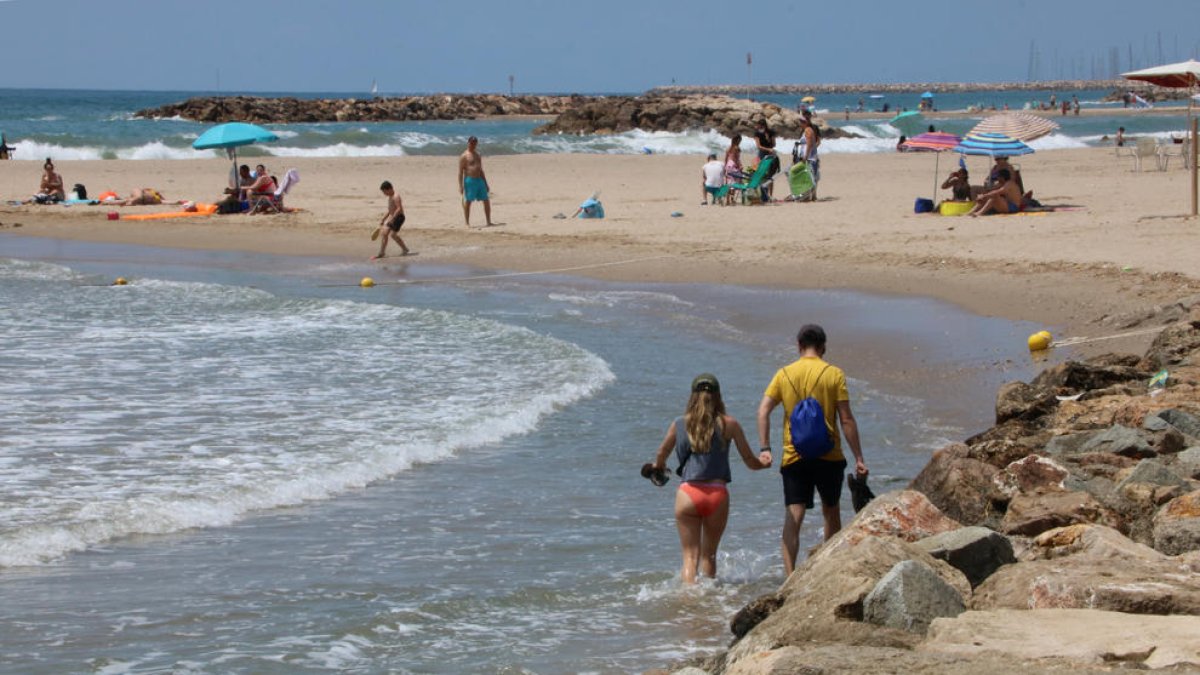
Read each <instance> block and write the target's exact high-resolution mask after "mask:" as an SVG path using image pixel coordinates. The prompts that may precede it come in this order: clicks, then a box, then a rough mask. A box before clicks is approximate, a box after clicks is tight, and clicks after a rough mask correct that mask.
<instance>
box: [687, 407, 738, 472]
mask: <svg viewBox="0 0 1200 675" xmlns="http://www.w3.org/2000/svg"><path fill="white" fill-rule="evenodd" d="M675 459H677V460H679V463H680V464H681V465H682V467H683V469H682V471H678V472H677V473H679V477H680V478H682V479H683V480H684V482H687V481H690V480H695V481H701V480H723V481H725V482H726V483H728V482H730V481H732V480H733V475H732V473H731V472H730V471H729V442H728V441H722V440H721V430H720V429H714V430H713V438H712V444H711V445H710V446H709V450H708V452H704V453H696V452H692V444H691V442H690V441H688V437H687V426H686V424H685V422H684V419H683V418H682V417H679V418H676V420H675Z"/></svg>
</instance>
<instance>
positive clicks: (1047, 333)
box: [1037, 330, 1054, 342]
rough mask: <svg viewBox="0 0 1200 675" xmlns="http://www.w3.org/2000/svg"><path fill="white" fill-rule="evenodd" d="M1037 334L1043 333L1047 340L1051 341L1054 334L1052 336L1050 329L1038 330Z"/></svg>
mask: <svg viewBox="0 0 1200 675" xmlns="http://www.w3.org/2000/svg"><path fill="white" fill-rule="evenodd" d="M1037 334H1038V335H1045V336H1046V339H1047V340H1050V341H1051V342H1053V341H1054V336H1053V335H1051V334H1050V331H1048V330H1039V331H1038V333H1037Z"/></svg>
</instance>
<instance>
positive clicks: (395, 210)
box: [371, 180, 408, 260]
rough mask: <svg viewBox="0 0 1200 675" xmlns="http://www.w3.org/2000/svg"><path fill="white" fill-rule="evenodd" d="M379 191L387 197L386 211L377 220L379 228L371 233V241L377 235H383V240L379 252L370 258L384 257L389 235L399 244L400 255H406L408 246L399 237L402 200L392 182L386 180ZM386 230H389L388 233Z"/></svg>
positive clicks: (402, 207) (402, 216)
mask: <svg viewBox="0 0 1200 675" xmlns="http://www.w3.org/2000/svg"><path fill="white" fill-rule="evenodd" d="M379 191H380V192H382V193H383V194H384V196H385V197H387V198H388V211H387V213H386V214H385V215H384V216H383V220H381V221H379V229H377V230H375V234H373V235H371V240H372V241H374V240H375V239H378V238H379V235H381V234H382V235H383V242H382V243H380V245H379V254H378V255H376V256H374V257H373V258H371V259H372V260H375V259H377V258H383V257H385V252H386V251H387V245H388V237H389V236H390V237H391V238H392V239H395V240H396V243H397V244H400V255H408V247H407V246H405V245H404V240H403V239H401V238H400V228H401V226H403V225H404V202H402V201H400V195H398V194H396V190H395V189H394V188H393V187H392V184H391V183H390V182H388V181H386V180H385V181H383V184H382V185H380V186H379ZM388 230H390V231H391V232H390V235H389V232H388Z"/></svg>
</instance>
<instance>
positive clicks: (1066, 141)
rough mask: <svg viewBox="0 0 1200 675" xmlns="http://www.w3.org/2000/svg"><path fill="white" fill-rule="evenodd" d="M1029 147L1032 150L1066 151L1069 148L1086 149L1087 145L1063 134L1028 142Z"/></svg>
mask: <svg viewBox="0 0 1200 675" xmlns="http://www.w3.org/2000/svg"><path fill="white" fill-rule="evenodd" d="M1028 145H1029V147H1031V148H1033V149H1034V150H1066V149H1070V148H1086V147H1088V144H1087V143H1086V142H1084V140H1083V139H1081V138H1076V137H1073V136H1067V135H1064V134H1050V135H1049V136H1043V137H1041V138H1038V139H1035V140H1032V141H1029V143H1028Z"/></svg>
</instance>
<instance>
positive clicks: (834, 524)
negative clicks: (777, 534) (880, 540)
mask: <svg viewBox="0 0 1200 675" xmlns="http://www.w3.org/2000/svg"><path fill="white" fill-rule="evenodd" d="M796 346H797V348H798V350H799V351H800V358H799V359H797V360H796V361H793V362H792V363H790V364H788V365H786V366H784V367H783V368H780V369H779V371H778V372H776V373H775V377H773V378H771V384H769V385H767V390H766V391H765V392H764V393H763V399H762V402H761V403H759V404H758V440H759V443H760V446H761V450H762V451H763V452H771V437H770V433H771V411H773V410H774V409H775V407H776V406H778V405H779V404H780V403H782V404H783V408H784V411H785V412H784V415H783V460H782V461H781V462H780V469H779V472H780V474H782V476H783V496H784V505H785V506H786V508H787V511H786V514H785V516H784V520H783V568H784V571H785V572H786V573H787V574H789V575H790V574H791V573H792V570H794V569H795V568H796V556H797V554H798V552H799V548H800V526H801V525H802V524H803V523H804V514H805V512H806V511H807V510H808V509H811V508H813V492H814V490H815V491H816V492H817V493H818V494H820V495H821V513H822V515H824V516H825V540H826V541H828V540H829V538H830V537H832V536H833V535H834V534H836V533H837V532H838V530H840V529H842V515H841V510H840V508H839V502H840V500H841V498H842V476H843V474H844V473H845V471H846V457H845V455H843V454H842V442H841V437H840V435H839V434H838V428H837V424H835V422H836V421H837V420H841V428H842V431H843V432H845V434H846V442H847V443H848V444H849V445H850V452H852V453H854V470H855V472H856V473H857V474H858V475H859V476H866V475H867V464H866V462H864V461H863V454H862V446H861V445H860V444H859V441H858V423H857V422H855V420H854V413H853V412H851V411H850V394H849V392H847V390H846V375H845V373H843V372H842V369H841V368H838V367H837V366H834V365H832V364H829V363H826V362H825V361H824V360H823V358H822V357H824V356H825V330H824V329H823V328H821V327H820V326H817V325H815V324H808V325H805V326H802V327H801V328H800V332H799V333H798V334H797V335H796ZM809 396H812V397H813V398H815V399H816V400H817V401H818V402H819V403H820V404H821V410H822V411H823V412H824V413H825V426H826V429H827V431H828V432H829V437H830V439H831V440H832V441H833V447H832V449H830V450H829V452H827V453H825V454H824V455H822V456H820V457H819V458H815V459H804V458H802V457H800V455H799V454H797V453H796V449H795V448H793V447H792V436H791V423H790V421H789V417H790V416H791V412H792V409H793V408H795V407H796V404H797V403H799V402H800V401H801V400H803V399H805V398H808V397H809Z"/></svg>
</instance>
